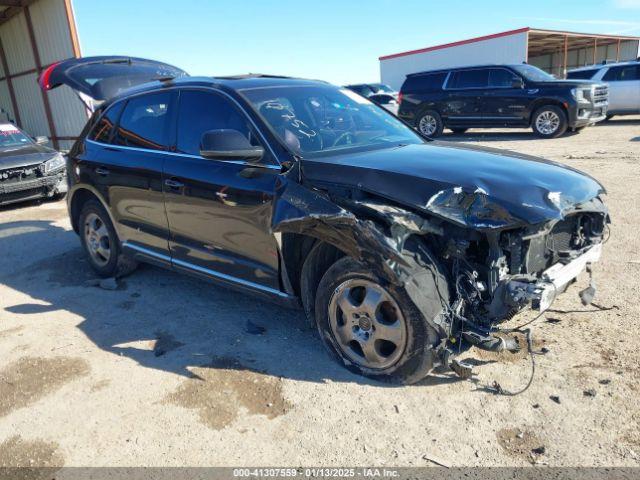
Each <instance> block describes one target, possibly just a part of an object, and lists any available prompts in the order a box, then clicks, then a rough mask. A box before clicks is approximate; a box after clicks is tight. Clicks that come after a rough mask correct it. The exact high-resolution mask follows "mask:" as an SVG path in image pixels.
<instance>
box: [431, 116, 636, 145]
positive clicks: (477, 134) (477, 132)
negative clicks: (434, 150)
mask: <svg viewBox="0 0 640 480" xmlns="http://www.w3.org/2000/svg"><path fill="white" fill-rule="evenodd" d="M621 125H640V120H638V119H637V118H633V119H625V118H617V117H614V118H613V119H611V120H607V121H604V122H599V123H597V124H596V125H594V126H591V127H586V128H615V127H618V126H621ZM574 135H580V132H571V131H567V133H565V134H564V135H563V137H568V136H574ZM535 139H538V137H537V136H536V135H535V134H534V133H533V132H532V131H531V129H527V130H524V129H521V128H518V129H514V130H513V131H505V130H492V129H486V130H484V129H479V128H477V129H476V128H474V129H470V130H468V131H467V132H465V133H461V134H457V133H453V132H451V131H448V130H445V132H444V133H443V135H442V136H441V137H438V140H443V141H452V142H515V141H520V140H535ZM629 141H631V142H637V141H640V137H634V138H631V139H630V140H629Z"/></svg>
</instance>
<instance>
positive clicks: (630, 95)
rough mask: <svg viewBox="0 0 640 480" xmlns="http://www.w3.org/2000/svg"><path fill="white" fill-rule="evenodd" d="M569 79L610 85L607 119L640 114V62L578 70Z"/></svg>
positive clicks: (570, 73)
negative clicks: (615, 116)
mask: <svg viewBox="0 0 640 480" xmlns="http://www.w3.org/2000/svg"><path fill="white" fill-rule="evenodd" d="M567 78H569V79H582V80H596V81H599V82H605V83H608V84H609V110H608V112H607V118H611V117H613V116H614V115H637V114H640V61H637V60H636V61H633V62H624V63H606V64H602V65H591V66H589V67H582V68H577V69H575V70H571V71H570V72H568V73H567Z"/></svg>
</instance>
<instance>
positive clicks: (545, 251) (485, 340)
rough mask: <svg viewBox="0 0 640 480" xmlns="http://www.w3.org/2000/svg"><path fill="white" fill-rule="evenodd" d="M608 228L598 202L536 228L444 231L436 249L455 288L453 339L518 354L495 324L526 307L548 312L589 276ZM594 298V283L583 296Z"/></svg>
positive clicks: (571, 208) (570, 210)
mask: <svg viewBox="0 0 640 480" xmlns="http://www.w3.org/2000/svg"><path fill="white" fill-rule="evenodd" d="M485 205H486V204H485ZM494 213H495V211H494ZM490 218H493V219H494V220H495V219H496V218H497V217H495V216H494V215H493V214H492V215H490ZM467 220H468V219H467ZM609 222H610V220H609V215H608V211H607V208H606V206H605V205H604V203H603V202H602V200H601V199H600V197H594V198H593V199H591V200H589V201H587V202H584V203H582V204H579V205H572V206H568V205H564V206H563V210H562V215H560V216H558V218H554V219H552V220H548V221H545V222H542V223H538V224H534V225H526V224H525V225H521V226H518V227H515V228H513V227H511V226H506V227H504V228H482V229H474V230H469V229H464V228H461V227H458V226H454V225H447V226H446V227H445V229H444V230H445V231H444V235H442V236H440V237H432V239H431V242H432V248H434V249H436V251H437V252H438V253H439V254H440V258H442V259H443V261H444V262H445V263H446V265H447V270H448V271H449V272H450V275H451V282H452V285H453V297H452V298H453V299H454V300H453V303H452V307H451V312H450V322H451V332H452V335H451V337H450V339H451V340H452V341H454V342H456V341H457V342H466V343H468V344H471V345H475V346H477V347H479V348H482V349H485V350H491V351H501V350H505V349H507V350H512V351H515V350H517V349H518V348H519V347H518V345H517V344H515V343H509V342H508V341H505V339H504V338H503V337H497V336H494V335H493V332H494V331H495V328H496V325H498V324H499V323H501V322H504V321H506V320H509V319H511V318H512V317H513V316H514V315H515V314H516V313H518V312H519V311H521V310H522V309H524V308H525V307H528V306H530V307H531V308H532V309H533V310H537V311H540V312H543V311H545V310H547V309H548V308H549V307H550V306H551V304H552V303H553V301H554V300H555V299H556V297H557V296H558V295H559V294H560V293H562V292H563V291H564V290H565V289H566V287H567V286H568V285H569V284H570V283H571V282H573V281H575V279H576V277H577V276H578V275H579V274H580V273H582V272H584V271H585V270H586V271H588V272H589V273H590V274H591V264H592V263H594V262H597V261H598V260H599V258H600V255H601V252H602V245H603V243H604V242H605V241H606V236H607V232H608V224H609ZM594 294H595V284H594V282H593V281H592V282H591V284H590V286H589V288H587V289H585V290H583V291H582V292H581V295H580V296H581V298H582V301H583V303H585V304H587V303H590V302H591V300H592V299H593V296H594Z"/></svg>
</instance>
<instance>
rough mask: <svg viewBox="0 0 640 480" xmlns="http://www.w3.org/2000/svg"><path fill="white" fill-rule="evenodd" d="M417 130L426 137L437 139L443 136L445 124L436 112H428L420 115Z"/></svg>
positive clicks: (417, 120)
mask: <svg viewBox="0 0 640 480" xmlns="http://www.w3.org/2000/svg"><path fill="white" fill-rule="evenodd" d="M416 129H417V130H418V131H419V132H420V133H421V134H422V135H424V136H425V137H430V138H435V137H439V136H440V135H442V131H443V130H444V123H443V122H442V117H440V114H439V113H438V112H436V111H435V110H426V111H424V112H422V113H421V114H420V115H418V118H417V119H416Z"/></svg>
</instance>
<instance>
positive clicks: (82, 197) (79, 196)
mask: <svg viewBox="0 0 640 480" xmlns="http://www.w3.org/2000/svg"><path fill="white" fill-rule="evenodd" d="M68 197H69V198H68V205H69V218H70V220H71V226H72V227H73V231H74V232H76V233H79V232H80V226H79V225H78V220H79V218H80V212H81V211H82V207H83V205H84V204H85V203H87V202H88V201H89V200H97V201H98V202H99V203H100V204H101V205H102V206H103V207H104V209H105V211H106V212H107V215H109V219H110V220H111V223H112V224H113V228H115V229H116V233H117V227H116V222H115V221H114V219H113V215H112V214H111V210H110V209H109V205H108V204H107V202H106V201H105V200H104V198H103V197H102V195H101V194H100V192H98V190H96V189H95V188H94V187H92V186H90V185H79V186H76V187H74V188H72V189H71V190H70V191H69V193H68Z"/></svg>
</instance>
